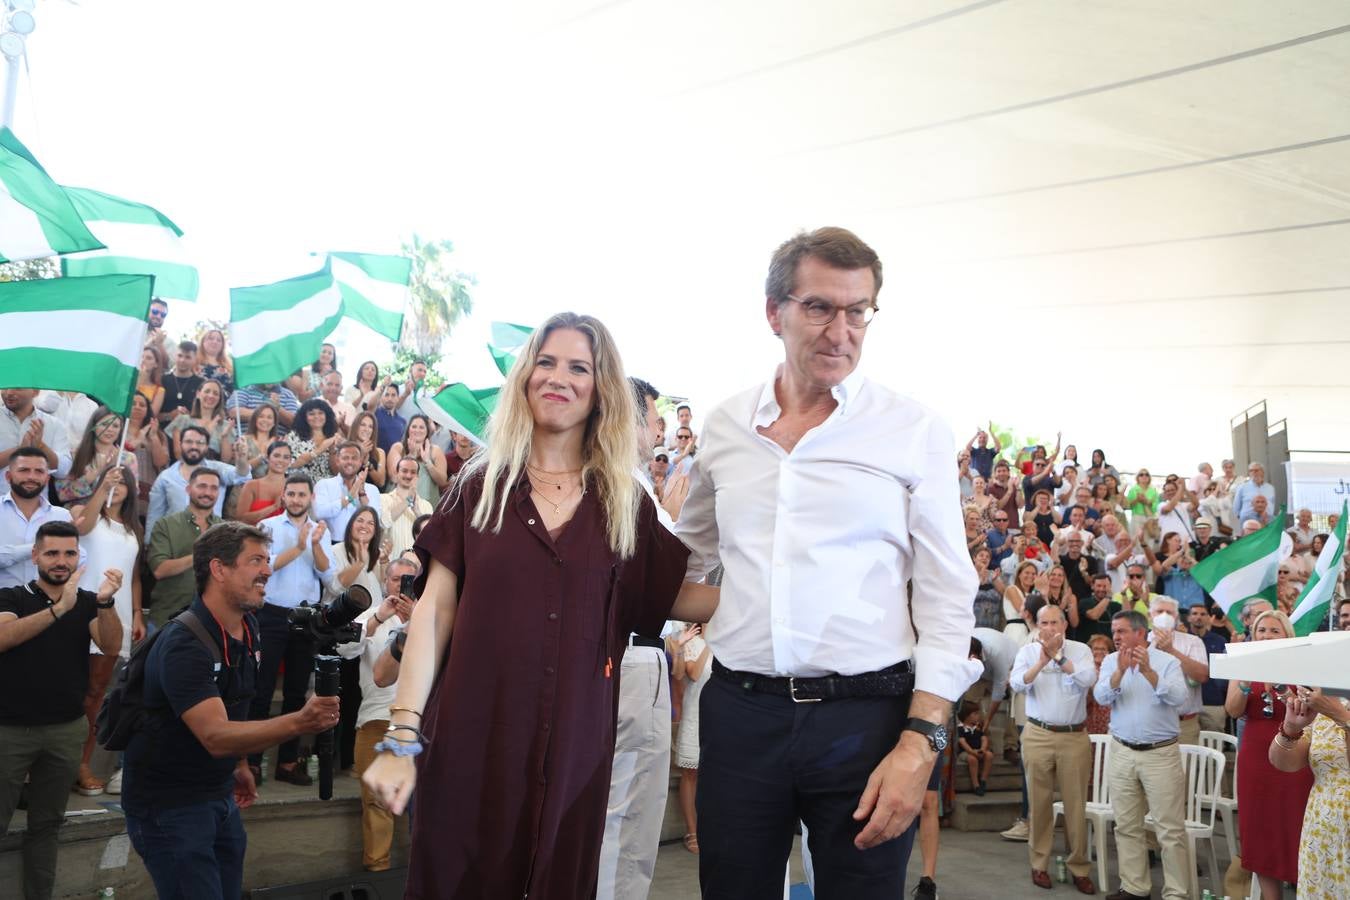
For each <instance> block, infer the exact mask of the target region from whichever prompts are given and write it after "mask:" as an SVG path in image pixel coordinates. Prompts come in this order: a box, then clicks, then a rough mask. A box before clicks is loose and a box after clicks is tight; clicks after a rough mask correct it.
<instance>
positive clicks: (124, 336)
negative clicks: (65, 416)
mask: <svg viewBox="0 0 1350 900" xmlns="http://www.w3.org/2000/svg"><path fill="white" fill-rule="evenodd" d="M152 280H153V279H151V278H150V277H149V276H148V275H100V276H97V277H93V278H50V279H45V280H41V281H11V282H6V283H3V284H0V387H6V388H46V389H48V390H53V391H79V392H80V393H82V394H88V395H89V396H91V397H94V398H95V399H97V400H98V401H99V402H101V403H103V404H104V405H106V406H108V407H109V408H110V409H112V410H113V411H114V412H117V413H120V414H121V415H124V416H125V415H127V414H128V413H130V412H131V394H132V391H133V390H134V389H135V387H136V373H137V371H138V369H139V367H140V364H141V350H142V348H143V347H144V344H145V330H146V324H145V316H146V313H147V312H148V311H149V309H150V285H151V282H152Z"/></svg>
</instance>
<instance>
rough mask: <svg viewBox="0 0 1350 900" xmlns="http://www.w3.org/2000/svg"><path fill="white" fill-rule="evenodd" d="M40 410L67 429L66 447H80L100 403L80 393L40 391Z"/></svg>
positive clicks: (38, 400) (38, 406) (35, 402)
mask: <svg viewBox="0 0 1350 900" xmlns="http://www.w3.org/2000/svg"><path fill="white" fill-rule="evenodd" d="M34 404H35V405H36V406H37V408H38V410H39V411H41V412H44V413H46V414H47V415H49V416H51V417H52V418H53V419H55V420H56V421H58V422H60V423H61V424H62V425H64V426H65V427H66V441H67V443H66V446H67V447H78V446H80V441H81V440H83V438H84V430H85V429H86V428H88V427H89V420H90V419H92V418H93V417H94V412H95V411H96V410H97V409H98V401H97V400H94V399H93V398H92V397H89V396H87V395H85V394H81V393H80V392H79V391H38V395H37V400H36V401H34Z"/></svg>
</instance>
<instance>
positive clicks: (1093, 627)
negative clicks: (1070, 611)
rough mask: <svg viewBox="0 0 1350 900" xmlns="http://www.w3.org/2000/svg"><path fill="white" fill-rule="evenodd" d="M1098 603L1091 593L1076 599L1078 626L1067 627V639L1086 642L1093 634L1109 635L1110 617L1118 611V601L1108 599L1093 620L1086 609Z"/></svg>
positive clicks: (1093, 607)
mask: <svg viewBox="0 0 1350 900" xmlns="http://www.w3.org/2000/svg"><path fill="white" fill-rule="evenodd" d="M1098 603H1101V601H1100V600H1098V599H1097V598H1096V597H1093V596H1092V595H1091V594H1089V595H1088V596H1086V597H1084V598H1082V599H1081V600H1079V601H1078V627H1077V628H1070V629H1069V632H1068V637H1069V640H1071V641H1080V642H1081V643H1084V644H1086V643H1087V642H1088V641H1089V640H1090V639H1091V638H1092V636H1093V635H1094V634H1102V635H1106V636H1107V637H1110V636H1111V617H1112V616H1114V615H1115V614H1116V613H1118V612H1120V603H1119V602H1118V601H1116V600H1114V599H1113V600H1111V601H1109V602H1108V603H1107V604H1106V610H1105V611H1104V612H1103V613H1102V614H1101V615H1100V616H1099V617H1098V618H1097V619H1096V620H1093V619H1091V618H1089V617H1088V610H1090V609H1095V608H1096V606H1097V604H1098Z"/></svg>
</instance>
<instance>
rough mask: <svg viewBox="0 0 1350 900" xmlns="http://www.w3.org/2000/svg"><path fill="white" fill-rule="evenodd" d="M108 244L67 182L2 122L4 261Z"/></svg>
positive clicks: (0, 232)
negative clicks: (80, 209) (88, 221)
mask: <svg viewBox="0 0 1350 900" xmlns="http://www.w3.org/2000/svg"><path fill="white" fill-rule="evenodd" d="M102 247H103V244H101V243H99V240H98V238H96V237H94V235H93V234H92V233H91V232H90V231H89V229H88V228H87V227H86V226H85V224H84V222H83V221H82V220H81V219H80V214H79V213H78V212H76V211H75V206H74V204H72V203H71V201H70V198H69V197H67V196H66V192H65V191H63V190H61V186H60V185H58V184H57V183H56V182H55V181H52V180H51V178H49V177H47V173H46V172H45V171H43V169H42V166H40V165H38V161H37V160H36V159H34V158H33V155H32V154H31V153H29V152H28V148H26V147H24V145H23V144H21V143H19V139H18V138H16V137H15V136H14V132H12V131H10V130H9V129H8V128H3V127H0V263H4V262H13V261H16V260H21V259H41V258H42V257H45V256H56V255H57V254H60V253H74V252H76V251H79V250H98V249H101V248H102Z"/></svg>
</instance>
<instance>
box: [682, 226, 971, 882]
mask: <svg viewBox="0 0 1350 900" xmlns="http://www.w3.org/2000/svg"><path fill="white" fill-rule="evenodd" d="M880 287H881V263H880V260H879V259H878V258H877V255H876V253H875V252H873V251H872V249H871V248H870V247H868V246H867V245H866V244H864V243H863V242H862V241H861V240H859V239H858V238H857V237H856V236H855V235H853V234H852V233H850V232H848V231H846V230H844V229H842V228H823V229H820V230H818V231H815V232H812V233H810V234H800V235H798V236H796V237H794V238H792V239H791V240H789V241H787V242H786V243H785V244H783V245H782V246H781V247H780V248H778V250H777V251H776V252H775V254H774V257H773V260H772V262H771V264H770V269H769V277H768V279H767V284H766V291H765V293H766V310H765V311H766V317H767V319H768V323H769V325H770V327H771V328H772V330H773V332H774V334H775V335H776V336H778V337H780V338H781V339H782V342H783V348H784V361H783V363H782V365H780V366H779V367H778V371H777V372H776V374H775V375H774V377H773V378H772V379H770V380H769V381H768V382H767V383H765V384H764V385H763V386H761V387H757V388H755V389H753V390H751V391H747V392H744V393H742V394H739V395H737V396H735V397H732V398H731V399H730V400H728V401H726V402H725V403H723V404H722V405H721V406H719V407H718V408H717V409H715V410H714V411H713V412H711V413H710V414H709V415H708V416H707V418H706V419H705V421H704V426H703V435H702V440H703V442H704V446H705V449H704V450H702V451H700V452H699V454H698V456H697V458H696V459H695V462H694V466H693V477H692V479H691V480H692V482H693V486H692V487H691V489H690V494H689V499H688V501H687V502H686V503H685V505H684V508H683V510H682V511H681V514H680V519H679V522H678V523H677V524H676V530H677V532H678V533H679V534H680V536H681V538H683V539H684V541H685V542H686V543H687V544H688V545H689V547H690V548H691V551H692V552H691V555H690V558H689V571H688V574H687V576H686V577H687V578H688V579H689V580H692V581H699V580H702V579H704V578H706V576H707V575H708V574H709V573H710V572H711V571H712V570H713V569H714V568H715V567H716V565H717V564H718V562H719V550H720V551H722V554H721V557H720V562H721V563H722V565H723V566H724V568H725V575H724V579H723V582H722V586H721V589H720V591H721V593H720V600H719V605H718V608H717V612H716V615H715V616H714V618H713V621H712V622H711V623H710V625H709V629H708V631H709V634H710V635H711V640H710V644H711V645H712V649H713V656H714V661H713V674H712V678H711V679H710V680H709V682H708V683H707V685H706V686H705V687H704V689H703V696H702V700H701V703H700V728H699V731H700V738H701V745H702V746H701V748H700V759H699V782H698V801H697V803H698V825H699V832H698V841H699V847H700V855H699V880H700V883H701V885H702V890H703V896H704V897H705V898H735V900H761V898H771V897H772V898H777V897H779V896H781V893H782V889H783V888H782V885H783V871H784V866H785V864H786V862H787V857H788V852H789V850H790V848H791V844H792V835H793V832H794V830H795V828H796V825H797V820H798V817H800V818H801V820H802V821H803V822H804V823H805V824H806V826H807V827H808V828H809V830H810V833H811V844H812V856H813V859H814V863H815V875H816V883H817V886H818V888H819V891H818V895H819V896H823V897H830V896H847V897H849V898H851V900H870V898H878V900H879V898H886V900H892V898H895V897H898V896H900V895H901V894H903V892H904V891H903V885H904V877H905V865H906V862H907V860H908V857H909V851H910V848H911V847H912V845H913V841H914V828H913V827H912V826H913V825H914V823H915V820H916V817H917V815H918V812H919V810H920V807H921V805H922V803H923V797H924V791H925V788H926V787H927V784H928V779H929V775H930V774H931V772H932V769H933V762H934V759H935V758H936V756H937V753H938V752H939V751H940V750H941V749H942V748H943V747H945V746H946V743H947V737H948V736H947V733H946V723H947V721H948V719H949V717H950V715H951V704H952V702H953V701H955V700H957V699H958V698H959V697H960V696H961V694H962V693H963V692H964V691H965V689H966V688H967V687H968V686H969V685H970V684H971V682H973V681H974V680H975V678H977V677H978V675H979V669H980V667H979V664H978V663H976V662H973V661H971V660H970V659H968V653H969V649H970V637H971V632H972V630H973V626H974V613H973V610H972V608H971V601H970V598H971V597H973V596H974V595H975V590H976V588H977V584H976V579H975V572H974V570H973V569H972V568H971V565H970V557H969V554H968V553H967V551H966V544H965V538H964V535H965V529H964V526H963V523H962V521H961V511H960V507H959V505H958V503H957V498H958V492H957V485H956V479H955V478H953V477H952V464H951V461H952V459H953V458H954V457H955V455H956V446H955V441H954V440H953V438H952V434H951V430H950V428H948V427H947V425H946V424H944V423H943V422H942V421H941V420H939V419H938V418H937V416H936V415H934V414H933V413H932V412H931V411H930V410H928V409H926V408H924V407H923V406H920V405H919V404H918V403H916V402H914V401H913V400H910V399H908V398H905V397H902V396H900V395H898V394H895V393H893V392H892V391H890V390H888V389H887V388H885V387H883V386H881V385H880V384H877V383H875V382H872V381H869V380H868V379H866V378H865V377H864V376H863V375H862V373H861V372H859V371H858V370H857V365H858V360H859V356H860V354H861V351H862V344H863V339H864V337H865V335H866V332H867V326H868V324H869V323H870V322H871V321H872V317H873V315H874V314H875V313H876V311H877V292H878V290H879V288H880ZM907 584H909V585H911V586H912V590H913V602H912V604H911V602H910V601H909V600H907V597H906V585H907ZM911 613H912V615H913V627H911V623H910V615H911ZM916 629H917V633H918V640H917V642H916V640H915V637H914V635H915V630H916ZM845 698H848V699H845ZM816 701H819V702H816ZM801 703H810V704H811V707H810V709H809V711H806V712H803V707H802V706H801V705H800V704H801Z"/></svg>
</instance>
